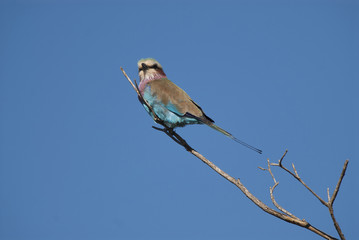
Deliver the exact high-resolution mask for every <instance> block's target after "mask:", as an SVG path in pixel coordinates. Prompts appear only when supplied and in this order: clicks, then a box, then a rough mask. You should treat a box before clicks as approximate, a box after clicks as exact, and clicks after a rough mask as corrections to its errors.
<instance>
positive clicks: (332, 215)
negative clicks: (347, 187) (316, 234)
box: [263, 151, 349, 240]
mask: <svg viewBox="0 0 359 240" xmlns="http://www.w3.org/2000/svg"><path fill="white" fill-rule="evenodd" d="M286 153H287V151H286V152H285V153H284V154H283V156H282V158H281V159H280V160H279V162H278V164H276V163H271V164H270V165H272V166H279V167H280V168H282V169H284V170H285V171H286V172H288V173H289V174H290V175H292V176H293V177H294V178H295V179H297V180H298V181H299V182H300V183H302V184H303V185H304V186H305V187H306V188H307V189H308V190H309V191H310V192H311V193H312V194H313V195H314V196H315V197H316V198H317V199H319V201H320V202H321V203H322V204H323V205H324V206H326V207H327V208H328V210H329V213H330V216H331V218H332V221H333V224H334V227H335V229H336V230H337V232H338V234H339V236H340V239H342V240H345V237H344V234H343V232H342V230H341V228H340V226H339V224H338V222H337V220H336V218H335V216H334V209H333V203H334V200H335V199H336V197H337V194H338V192H339V189H340V185H341V183H342V180H343V178H344V176H345V172H346V169H347V166H348V163H349V160H346V161H345V162H344V166H343V170H342V172H341V174H340V177H339V180H338V183H337V185H336V187H335V190H334V192H333V194H332V196H331V197H330V193H329V188H327V195H328V202H325V201H324V200H323V199H322V198H321V197H319V195H317V194H316V193H315V192H314V191H313V190H312V189H311V188H309V187H308V185H306V184H305V183H304V181H303V180H302V179H301V178H300V176H299V174H298V172H297V170H296V168H295V166H294V164H293V163H292V167H293V171H294V173H293V172H291V171H290V170H288V169H287V168H286V167H284V166H283V164H282V161H283V158H284V156H285V155H286ZM263 170H266V169H263Z"/></svg>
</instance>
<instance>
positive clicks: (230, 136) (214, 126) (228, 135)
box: [206, 123, 262, 154]
mask: <svg viewBox="0 0 359 240" xmlns="http://www.w3.org/2000/svg"><path fill="white" fill-rule="evenodd" d="M206 124H207V125H208V126H210V127H211V128H213V129H214V130H217V131H218V132H220V133H223V134H224V135H226V136H227V137H229V138H231V139H233V140H234V141H236V142H237V143H240V144H242V145H243V146H245V147H247V148H249V149H252V150H253V151H255V152H257V153H259V154H262V150H260V149H258V148H255V147H253V146H251V145H249V144H248V143H245V142H243V141H241V140H239V139H237V138H236V137H234V136H233V135H232V134H230V133H229V132H227V131H226V130H224V129H222V128H220V127H218V126H217V125H216V124H213V123H206Z"/></svg>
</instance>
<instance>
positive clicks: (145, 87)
mask: <svg viewBox="0 0 359 240" xmlns="http://www.w3.org/2000/svg"><path fill="white" fill-rule="evenodd" d="M137 66H138V74H139V77H140V83H139V85H138V90H139V92H140V94H141V96H142V98H143V99H144V100H145V101H146V102H147V103H148V104H149V106H150V107H151V108H152V110H153V112H154V113H155V114H156V115H157V116H158V118H160V119H161V120H162V121H163V123H164V124H165V126H166V127H167V128H168V129H172V130H173V129H174V128H176V127H184V126H186V125H190V124H205V125H207V126H209V127H211V128H213V129H214V130H217V131H218V132H220V133H222V134H224V135H226V136H227V137H229V138H231V139H233V140H234V141H236V142H238V143H240V144H242V145H243V146H245V147H247V148H249V149H252V150H253V151H255V152H257V153H259V154H262V150H260V149H258V148H255V147H253V146H251V145H249V144H248V143H245V142H243V141H241V140H239V139H237V138H236V137H234V136H233V135H232V134H230V133H229V132H227V131H226V130H224V129H222V128H220V127H218V126H217V125H216V124H214V121H213V120H212V119H211V118H210V117H208V116H207V115H206V114H205V113H204V111H203V110H202V108H201V107H200V106H199V105H198V104H197V103H196V102H194V101H193V100H192V98H191V97H190V96H189V95H188V94H187V93H186V92H185V91H184V90H182V89H181V88H180V87H178V86H177V85H176V84H174V83H173V82H171V81H170V80H169V79H168V78H167V76H166V74H165V72H164V71H163V68H162V65H161V64H160V63H159V62H158V61H156V60H155V59H153V58H143V59H140V60H139V61H138V63H137ZM139 99H140V102H141V103H142V105H143V106H144V108H145V110H146V111H147V112H148V113H149V114H150V116H151V117H152V118H153V119H155V116H153V113H152V111H151V110H150V109H149V108H148V107H147V106H146V104H145V103H144V102H143V100H141V98H139Z"/></svg>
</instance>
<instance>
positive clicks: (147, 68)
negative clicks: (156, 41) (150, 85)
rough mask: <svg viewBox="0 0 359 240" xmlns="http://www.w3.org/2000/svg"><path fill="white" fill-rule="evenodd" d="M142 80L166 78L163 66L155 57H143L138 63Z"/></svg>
mask: <svg viewBox="0 0 359 240" xmlns="http://www.w3.org/2000/svg"><path fill="white" fill-rule="evenodd" d="M137 66H138V75H139V76H140V81H143V80H154V79H160V78H165V77H166V74H165V73H164V72H163V69H162V66H161V64H160V63H159V62H157V61H156V60H155V59H153V58H143V59H141V60H140V61H138V63H137Z"/></svg>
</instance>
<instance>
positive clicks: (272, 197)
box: [261, 150, 300, 220]
mask: <svg viewBox="0 0 359 240" xmlns="http://www.w3.org/2000/svg"><path fill="white" fill-rule="evenodd" d="M287 152H288V151H287V150H286V151H285V153H284V154H283V156H282V158H281V159H280V160H279V162H281V161H282V160H283V158H284V156H285V155H286V153H287ZM267 164H268V168H267V169H264V168H261V169H262V170H267V171H268V172H269V174H270V175H271V177H272V179H273V181H274V186H273V187H269V192H270V198H271V200H272V203H273V204H274V206H275V207H276V208H277V209H278V210H279V211H281V212H283V213H284V214H287V215H288V216H291V217H292V218H295V219H298V220H300V219H299V218H298V217H296V216H295V215H293V214H292V213H290V212H289V211H288V210H286V209H284V208H283V207H282V206H280V205H279V204H278V203H277V201H276V200H275V197H274V193H273V192H274V189H275V188H276V187H277V186H278V184H279V182H277V180H276V179H275V177H274V174H273V172H272V169H271V167H270V166H271V164H270V161H269V159H267Z"/></svg>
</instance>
